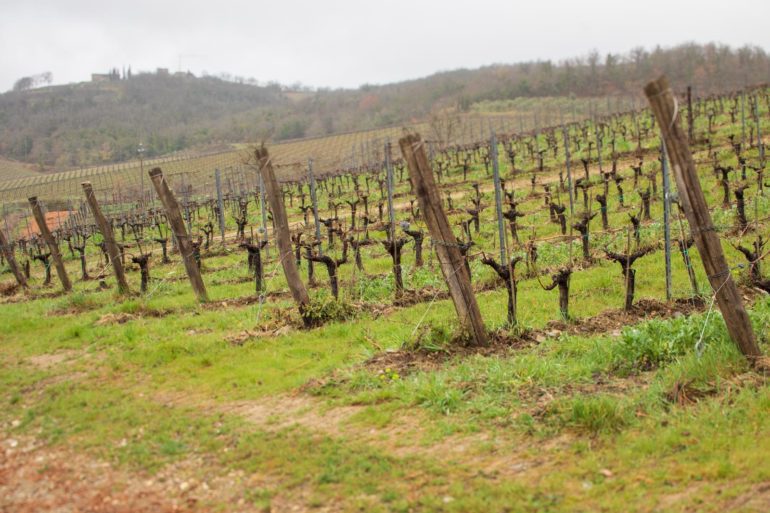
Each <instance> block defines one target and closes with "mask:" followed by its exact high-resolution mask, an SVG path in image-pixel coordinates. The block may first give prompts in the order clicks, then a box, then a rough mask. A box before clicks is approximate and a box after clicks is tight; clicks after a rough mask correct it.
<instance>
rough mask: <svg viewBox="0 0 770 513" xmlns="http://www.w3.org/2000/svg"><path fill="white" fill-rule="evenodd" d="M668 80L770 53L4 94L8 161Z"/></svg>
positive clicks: (162, 145) (195, 144) (391, 121)
mask: <svg viewBox="0 0 770 513" xmlns="http://www.w3.org/2000/svg"><path fill="white" fill-rule="evenodd" d="M658 73H666V74H667V75H668V77H669V78H670V80H671V82H672V84H676V85H681V86H683V85H685V84H690V85H692V86H693V87H694V90H695V92H696V94H698V95H707V94H711V93H717V92H724V91H728V90H735V89H739V88H740V87H742V86H744V85H747V84H757V83H764V82H768V81H770V58H769V57H768V55H767V54H766V52H765V51H764V50H763V49H760V48H756V47H744V48H740V49H732V48H730V47H727V46H721V45H714V44H708V45H697V44H685V45H680V46H677V47H674V48H669V49H662V48H657V49H655V50H652V51H647V50H644V49H636V50H633V51H631V52H629V53H628V54H624V55H619V54H608V55H600V54H598V53H595V52H594V53H592V54H589V55H587V56H584V57H580V58H575V59H569V60H567V61H563V62H560V63H558V64H557V63H554V62H552V61H537V62H527V63H519V64H512V65H492V66H485V67H482V68H479V69H474V70H468V69H460V70H454V71H446V72H440V73H436V74H434V75H431V76H429V77H425V78H421V79H417V80H410V81H405V82H399V83H394V84H388V85H381V86H375V85H364V86H361V87H360V88H358V89H355V90H349V89H339V90H330V89H318V90H316V91H310V92H307V91H305V92H292V91H288V90H287V88H285V87H282V86H280V85H277V84H276V85H271V86H255V85H248V84H242V83H234V82H231V81H225V80H222V79H219V78H213V77H202V78H196V77H192V76H189V75H181V76H177V75H165V74H150V73H144V74H135V75H133V76H132V77H131V78H130V79H128V80H112V81H106V82H89V83H80V84H70V85H64V86H54V87H45V88H40V89H32V90H27V91H21V92H8V93H5V94H2V95H0V156H2V157H5V158H7V159H13V160H16V161H20V162H27V163H34V164H37V165H38V166H39V169H40V170H63V169H66V168H70V167H77V166H85V165H97V164H104V163H108V162H117V161H123V160H129V159H132V158H136V156H137V153H136V151H137V146H138V143H139V142H140V141H142V143H143V144H144V146H145V148H146V153H145V155H146V156H147V157H152V156H157V155H162V154H167V153H171V152H175V151H180V150H186V149H204V148H211V147H215V146H221V145H222V144H228V143H233V142H243V141H254V140H258V139H266V140H274V141H276V140H285V139H292V138H300V137H306V136H315V135H325V134H330V133H335V132H341V131H357V130H363V129H370V128H378V127H383V126H390V125H397V124H400V123H405V122H408V121H414V120H416V119H419V118H424V117H426V116H428V115H429V114H430V113H431V112H436V111H438V110H442V109H457V110H459V111H466V110H470V109H472V108H474V105H478V104H479V102H485V101H497V100H510V99H515V98H521V97H546V96H548V97H554V96H555V97H590V96H607V95H610V96H612V95H617V96H630V95H633V96H637V97H639V96H640V92H641V87H642V84H643V83H644V82H645V81H647V80H649V79H650V78H652V77H654V76H656V75H657V74H658Z"/></svg>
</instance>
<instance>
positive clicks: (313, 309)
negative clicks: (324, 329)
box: [304, 293, 355, 326]
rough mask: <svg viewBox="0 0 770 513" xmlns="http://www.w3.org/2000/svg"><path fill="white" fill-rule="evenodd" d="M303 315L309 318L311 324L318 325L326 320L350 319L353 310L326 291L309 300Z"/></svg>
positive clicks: (353, 313)
mask: <svg viewBox="0 0 770 513" xmlns="http://www.w3.org/2000/svg"><path fill="white" fill-rule="evenodd" d="M304 315H305V316H306V317H308V318H310V319H311V323H312V324H313V325H315V326H320V325H321V324H325V323H327V322H334V321H346V320H348V319H351V318H352V317H353V316H354V315H355V310H354V309H353V307H352V306H351V305H350V304H349V303H346V302H345V301H342V300H336V299H334V298H333V297H332V296H331V295H330V294H328V293H320V294H318V295H317V296H315V297H314V298H312V299H311V300H310V305H309V306H308V308H307V309H306V310H305V312H304Z"/></svg>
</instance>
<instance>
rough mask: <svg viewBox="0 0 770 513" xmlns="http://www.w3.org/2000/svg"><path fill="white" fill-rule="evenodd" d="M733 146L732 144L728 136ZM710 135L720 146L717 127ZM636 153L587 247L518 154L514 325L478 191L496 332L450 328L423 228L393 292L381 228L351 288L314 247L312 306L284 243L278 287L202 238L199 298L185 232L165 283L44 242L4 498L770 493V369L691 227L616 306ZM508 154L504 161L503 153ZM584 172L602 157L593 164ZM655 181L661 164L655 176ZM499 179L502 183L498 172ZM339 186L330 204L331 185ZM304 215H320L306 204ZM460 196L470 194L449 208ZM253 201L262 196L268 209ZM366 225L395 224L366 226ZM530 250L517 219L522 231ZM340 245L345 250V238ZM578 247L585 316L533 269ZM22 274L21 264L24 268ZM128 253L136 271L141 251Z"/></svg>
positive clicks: (1, 368) (756, 499) (610, 501)
mask: <svg viewBox="0 0 770 513" xmlns="http://www.w3.org/2000/svg"><path fill="white" fill-rule="evenodd" d="M701 121H703V122H705V120H701ZM719 124H720V129H719V130H720V131H719V134H718V138H719V141H720V146H721V145H722V141H724V140H726V139H725V136H726V135H727V134H728V133H734V131H735V127H734V126H730V125H729V123H728V120H726V119H724V117H723V118H720V120H719ZM699 128H700V129H704V127H702V126H699ZM765 133H766V132H765ZM626 144H628V143H626ZM725 144H726V143H725ZM656 151H657V150H656V141H654V140H652V139H651V140H649V141H646V143H645V152H646V153H645V162H646V163H647V164H646V165H647V166H655V165H656V163H655V162H654V161H655V158H656V155H657V154H656ZM754 151H755V152H756V150H754ZM719 155H720V157H719V158H720V159H721V160H723V161H724V162H725V163H729V162H732V160H734V157H733V156H731V154H730V152H729V151H727V149H726V147H725V148H723V149H722V150H720V152H719ZM695 156H696V159H697V160H698V161H699V162H708V161H709V159H708V158H707V156H706V150H705V148H698V151H697V152H696V155H695ZM731 159H732V160H731ZM631 162H632V160H631V158H630V157H624V158H623V159H622V160H621V164H620V166H619V169H620V170H621V171H622V172H623V173H624V174H626V176H627V180H626V182H625V187H626V188H627V190H626V206H625V207H621V206H620V205H619V204H618V198H617V192H616V191H615V190H614V187H612V188H611V189H610V191H611V197H610V212H609V213H610V215H609V218H610V219H609V220H610V225H611V227H612V229H611V230H609V231H607V232H604V231H602V230H601V229H600V228H599V226H600V223H599V220H598V219H596V220H594V221H593V225H592V234H591V242H592V247H593V259H592V261H590V262H582V263H581V262H580V260H581V259H580V243H579V240H576V239H575V238H570V237H566V238H562V237H560V234H559V227H558V226H557V225H554V224H552V223H550V222H549V221H548V218H549V216H548V211H547V210H546V209H544V208H543V198H542V195H541V193H540V192H538V193H537V194H534V195H533V194H531V193H530V188H529V177H528V175H527V174H523V175H520V176H518V177H517V178H509V179H508V180H507V187H508V190H511V189H513V190H516V191H517V192H516V196H517V200H519V201H521V204H520V206H519V208H520V210H522V211H524V212H526V213H527V214H528V215H527V217H526V218H524V220H523V221H522V227H521V233H522V243H524V242H526V240H527V239H528V238H529V237H530V236H532V237H534V238H535V239H536V240H537V241H539V244H538V249H539V260H538V265H539V266H540V269H541V270H543V271H544V274H545V276H535V275H527V274H525V272H524V269H523V268H522V275H521V281H520V282H519V323H520V324H519V325H518V326H516V327H511V326H508V325H507V323H506V311H505V301H506V292H505V289H504V288H503V287H502V285H501V284H500V283H499V282H498V281H497V278H496V277H495V276H494V275H493V273H492V271H491V270H490V269H489V268H487V267H485V266H483V265H482V264H481V263H480V261H479V259H478V256H479V252H480V251H482V250H483V251H485V252H487V253H489V254H496V250H495V246H494V240H495V236H496V225H495V224H494V223H493V216H494V208H487V209H485V210H484V211H483V213H482V223H481V230H480V232H479V233H478V234H475V233H474V240H475V241H476V244H477V247H476V249H474V250H473V251H472V256H473V258H472V259H471V270H472V275H473V283H474V286H475V288H476V289H477V298H478V300H479V303H480V306H481V310H482V312H483V315H484V318H485V323H486V325H487V327H488V328H489V329H490V330H491V332H492V333H493V334H494V342H493V343H492V344H491V345H490V346H489V347H487V348H482V349H471V348H465V347H457V346H455V345H453V344H452V334H453V332H454V330H455V328H456V326H455V320H454V318H455V314H454V310H453V307H452V305H451V302H449V301H448V300H446V299H444V297H445V296H443V295H441V294H440V292H441V291H443V290H444V283H443V279H442V278H441V276H440V274H439V272H438V262H436V260H435V257H431V256H430V255H429V254H427V255H426V265H425V266H424V267H423V268H417V267H416V266H415V262H414V257H413V254H412V251H411V246H407V248H406V250H405V252H404V263H403V267H404V279H405V286H406V288H407V289H408V290H410V291H414V292H410V293H408V294H407V297H409V298H413V299H414V300H413V301H406V302H403V303H400V304H394V302H393V292H394V288H393V287H394V286H393V279H392V276H391V274H390V268H391V262H390V259H389V257H388V256H387V255H386V253H385V252H384V250H383V249H382V246H381V245H380V244H376V245H372V246H368V247H367V248H366V250H365V258H364V267H365V271H364V272H361V271H358V270H356V269H355V266H354V265H353V264H352V263H348V264H346V265H343V266H341V267H340V274H341V277H340V278H341V291H342V300H341V302H339V303H336V302H333V301H331V299H330V297H329V296H330V295H329V292H328V290H327V288H326V279H325V278H326V277H325V273H324V272H323V270H322V269H321V268H319V267H317V268H316V279H317V280H318V282H319V284H320V285H318V286H316V287H314V288H312V289H311V294H312V296H313V300H314V305H315V306H316V308H318V309H319V311H322V312H324V313H325V314H326V315H328V316H329V317H330V320H329V322H327V323H326V324H325V325H324V326H322V327H320V328H316V329H312V330H304V329H300V328H299V327H298V326H299V324H300V323H299V319H298V315H297V313H296V311H295V308H294V307H293V304H292V302H291V299H290V296H289V295H288V292H287V290H286V283H285V280H284V278H283V275H282V273H281V271H280V268H279V267H278V264H277V262H276V260H275V255H274V254H272V255H271V256H272V258H270V259H268V261H267V264H266V269H267V272H266V276H267V291H268V292H267V296H265V297H260V296H258V295H256V294H255V293H254V282H253V279H252V277H251V274H250V273H249V271H248V269H247V267H246V254H245V252H244V251H242V250H239V249H238V248H237V246H236V245H235V244H234V243H233V242H232V241H229V243H228V244H226V245H225V246H221V245H220V244H219V243H215V245H214V246H212V247H211V248H209V249H208V250H207V251H204V255H203V266H204V280H205V282H206V285H207V287H208V291H209V296H210V301H209V302H208V303H206V304H203V305H201V304H198V302H197V301H196V300H195V297H194V295H193V294H192V292H191V290H190V287H189V285H188V283H187V281H186V277H185V275H184V268H183V266H182V264H181V262H179V257H178V255H177V256H174V257H173V259H172V263H170V264H161V263H160V260H159V258H157V257H154V260H153V265H152V270H151V272H152V276H153V280H152V282H151V285H150V290H149V292H148V293H147V294H145V295H143V296H138V295H134V296H132V297H129V298H122V297H119V296H118V295H117V294H116V291H115V289H114V287H113V288H111V289H107V290H103V289H102V288H101V287H100V286H99V285H98V283H97V281H95V280H90V281H77V282H76V283H75V291H74V292H73V293H72V294H69V295H61V294H60V293H58V292H57V291H58V288H57V287H56V286H52V287H42V286H41V285H40V282H41V280H42V268H41V266H40V265H39V264H38V263H37V262H33V279H32V291H31V292H29V293H21V292H18V291H17V292H14V291H12V290H8V291H7V295H6V296H5V297H4V298H3V299H2V303H3V304H2V306H1V307H0V321H1V322H0V384H1V385H2V391H3V392H2V395H1V396H0V400H2V401H3V407H2V408H0V425H2V426H3V428H2V431H1V433H2V435H1V436H2V439H1V440H0V445H1V446H2V450H3V452H2V453H0V454H3V459H2V460H1V461H0V467H1V469H0V476H3V477H2V478H0V505H2V507H3V508H5V509H7V510H9V511H33V510H40V509H45V508H46V507H47V508H49V509H52V506H54V505H59V506H61V505H71V504H73V503H75V504H78V505H79V506H80V508H81V509H87V508H89V507H90V508H92V509H93V510H96V511H367V512H368V511H404V512H406V511H446V512H476V511H478V512H496V511H500V512H502V511H526V512H539V511H554V512H559V511H564V512H572V511H585V512H595V511H618V512H621V511H623V512H625V511H650V512H652V511H666V512H669V511H675V512H676V511H681V512H684V511H698V512H701V511H713V512H717V511H745V512H764V511H767V510H768V509H770V467H769V466H768V465H767V464H766V463H765V460H766V458H767V455H768V454H770V422H768V411H769V410H770V387H768V385H767V381H766V376H765V375H763V374H762V373H760V372H757V371H755V370H752V369H750V368H749V367H748V365H747V364H746V363H745V361H744V360H743V359H742V357H741V356H740V354H739V353H738V352H737V350H736V349H735V348H734V347H733V345H732V344H731V342H730V341H729V338H728V337H727V334H726V331H725V328H724V324H723V321H722V320H721V316H720V315H719V314H718V311H711V309H710V308H709V307H710V300H711V295H710V293H709V292H708V291H707V286H708V285H707V283H708V282H707V279H706V277H705V275H704V274H703V271H702V265H701V264H700V261H699V259H698V255H697V252H696V251H695V249H694V248H693V249H692V258H693V266H694V268H695V270H696V276H697V280H698V283H699V284H700V287H701V290H700V291H701V292H702V293H703V294H704V296H705V300H702V299H697V298H693V291H692V289H691V286H690V283H689V280H688V277H687V269H686V268H685V266H684V264H683V262H682V259H681V257H680V256H679V254H678V253H677V252H676V251H675V253H674V255H673V256H674V258H673V289H674V296H675V298H677V300H676V301H672V302H668V303H667V302H666V301H665V284H664V280H663V273H664V261H663V253H662V251H661V250H660V249H658V250H657V251H655V252H654V253H652V254H650V255H648V256H646V257H643V258H641V259H640V260H638V262H637V264H636V266H635V268H636V269H637V293H636V297H637V306H636V308H635V309H634V310H632V311H631V312H622V311H621V310H620V308H621V307H622V305H623V300H624V290H623V289H624V280H623V278H622V276H621V273H620V268H619V266H618V265H617V264H615V263H612V262H609V261H607V260H606V259H604V258H602V252H601V248H602V247H604V246H607V247H610V248H615V249H618V250H623V248H625V245H626V244H627V242H626V241H627V233H628V226H629V224H628V214H629V213H633V212H636V211H637V209H638V207H639V198H638V195H637V194H636V193H635V192H632V190H633V188H632V187H631V184H630V178H629V177H628V165H630V163H631ZM546 166H547V167H548V169H550V171H548V172H547V173H546V174H545V175H543V176H542V177H541V178H540V180H541V182H540V183H544V182H546V181H555V180H557V176H556V170H557V169H558V166H559V163H558V160H556V159H552V158H550V157H549V159H548V161H547V162H546ZM606 166H607V164H606V162H605V167H606ZM581 171H582V170H581ZM700 171H701V176H702V180H703V184H704V189H705V191H706V194H707V197H708V200H709V203H710V204H711V205H713V216H714V220H715V224H716V226H717V228H718V229H719V230H720V232H721V233H722V234H723V235H724V237H725V238H724V243H723V246H724V249H725V252H726V254H727V258H728V262H729V263H730V265H731V266H737V264H739V263H744V262H745V260H744V258H743V256H742V255H741V254H740V253H738V252H737V251H736V250H735V249H734V248H733V246H732V245H731V244H730V242H732V243H737V242H738V241H739V240H742V242H743V243H744V244H748V243H750V241H751V240H753V237H754V235H756V234H762V235H764V236H767V224H766V223H765V222H758V223H757V224H756V226H755V227H754V231H753V232H750V233H747V234H745V235H744V236H743V237H741V234H740V233H738V232H736V231H735V230H734V223H735V209H734V207H732V208H726V209H723V208H720V207H719V202H720V199H721V197H720V194H721V189H720V188H719V184H718V182H717V181H716V179H715V177H714V174H713V173H712V172H711V170H710V166H709V165H703V166H701V167H700ZM503 173H504V175H505V176H508V175H509V174H510V173H511V170H510V169H508V167H507V166H505V165H504V167H503ZM591 173H592V176H596V173H597V168H596V165H595V164H593V165H592V167H591ZM658 179H659V177H658ZM475 181H478V182H484V181H487V182H488V181H489V178H488V175H487V173H486V171H485V170H484V167H483V166H480V165H476V166H474V168H473V169H472V170H471V172H470V174H469V176H468V178H467V181H463V180H462V172H461V171H458V170H454V171H453V173H452V176H451V177H450V178H448V179H446V180H445V182H444V193H445V194H446V193H448V192H449V191H452V196H453V198H455V203H456V205H457V206H458V209H459V207H460V206H462V207H463V208H465V207H468V206H470V204H469V202H468V200H467V198H468V197H469V196H470V194H471V193H472V189H471V188H470V183H472V182H475ZM646 184H647V182H646V179H643V180H642V182H641V183H640V188H642V187H645V186H646ZM752 187H753V188H752V189H749V190H748V191H747V195H748V197H750V198H751V201H750V205H751V209H750V212H751V220H755V219H756V220H763V219H765V218H766V217H767V216H768V214H770V201H768V200H767V197H766V196H764V195H758V194H755V192H756V189H755V187H754V186H752ZM599 189H600V186H598V185H597V187H596V190H599ZM407 190H408V187H407V186H406V184H405V183H400V184H399V188H398V189H397V193H398V194H397V196H399V197H398V198H397V202H398V204H399V205H400V210H399V214H398V217H399V219H407V218H408V217H409V216H408V202H407V201H406V200H407V198H406V197H405V196H404V195H405V194H406V191H407ZM538 190H541V187H539V188H538ZM483 192H484V201H485V203H486V204H487V205H493V203H492V201H493V199H492V198H493V196H492V194H491V192H490V191H489V189H488V188H486V189H484V190H483ZM755 197H756V200H755ZM321 208H322V209H323V211H324V212H327V210H328V208H329V206H328V204H327V201H326V199H325V198H322V201H321ZM290 215H291V219H292V221H294V222H298V221H300V220H301V214H300V213H299V211H298V210H297V208H296V207H295V208H293V209H290ZM324 215H325V214H324ZM341 217H344V213H343V215H342V216H341ZM466 217H467V216H466V215H465V214H463V213H462V212H461V211H460V210H458V211H456V212H453V213H452V219H453V220H454V221H458V220H459V219H462V218H466ZM651 217H652V219H651V220H650V221H647V222H645V223H644V224H643V228H642V232H641V244H640V245H641V246H645V245H652V244H659V241H660V239H661V230H662V228H661V223H660V219H661V217H662V202H661V201H660V198H659V197H658V198H657V199H656V200H655V201H653V203H652V216H651ZM257 219H258V216H257V212H256V209H254V211H253V212H252V219H251V223H252V224H257ZM372 237H373V238H375V239H377V240H382V239H383V238H384V234H383V233H382V232H380V231H378V230H377V227H376V226H373V227H372ZM426 246H427V244H426ZM130 248H131V245H130V244H129V251H132V249H130ZM523 250H524V246H523V244H522V245H521V246H514V248H513V251H514V254H521V253H523ZM155 251H156V252H157V250H155ZM273 251H274V250H273ZM330 251H331V254H332V255H334V256H339V255H340V244H339V242H338V243H337V246H336V248H334V249H332V250H330ZM426 252H427V253H430V252H429V251H428V250H427V247H426ZM570 261H573V263H574V265H575V266H576V269H578V270H577V271H576V272H575V274H574V275H573V277H572V282H571V287H570V292H571V295H570V301H571V303H570V314H571V317H572V320H571V321H570V322H568V323H565V322H562V321H559V320H557V319H558V318H559V314H558V302H557V294H556V292H555V291H545V290H543V288H542V287H541V285H540V283H539V282H540V281H548V277H547V272H545V271H547V270H548V269H555V268H556V267H558V266H560V265H564V264H566V263H568V262H570ZM522 265H523V264H522ZM67 266H68V269H69V271H70V274H71V276H72V277H77V276H79V260H78V259H77V258H75V257H74V256H72V255H69V254H68V255H67ZM89 268H90V274H92V275H97V274H99V272H100V270H102V268H103V263H102V261H101V260H100V259H99V256H98V254H97V253H96V249H94V251H93V252H92V253H90V254H89ZM303 269H304V263H303ZM733 272H734V277H735V278H736V279H737V280H738V281H739V282H740V283H742V284H744V287H743V289H742V290H743V292H744V295H745V299H746V300H747V302H748V303H749V304H750V314H751V318H752V322H753V323H754V325H755V329H756V331H757V333H758V334H759V335H760V343H761V347H762V350H763V352H765V353H767V352H768V349H769V348H768V341H767V331H768V326H770V300H769V299H768V297H767V296H766V295H763V294H760V293H758V292H757V291H756V290H755V289H753V288H750V287H747V286H745V283H746V277H745V272H746V271H745V270H742V269H739V268H737V267H736V268H735V269H734V271H733ZM304 275H305V274H304V270H303V276H304ZM3 277H4V278H3V281H4V282H10V280H11V276H10V275H9V274H4V275H3ZM55 279H56V278H55V277H54V282H55ZM129 279H130V285H131V287H132V289H133V290H138V281H139V276H138V272H136V270H135V269H132V271H131V272H130V273H129ZM107 281H108V282H110V279H109V278H108V280H107ZM8 288H9V289H10V288H11V287H8ZM699 341H700V342H701V346H700V347H701V350H699V351H698V350H696V349H695V346H696V343H698V342H699ZM24 472H28V473H29V474H30V476H31V477H25V476H26V474H24ZM69 476H76V477H75V478H72V477H69ZM27 482H34V483H36V484H35V486H32V487H29V486H25V483H27ZM78 482H88V483H92V486H89V487H79V486H80V485H78V484H77V483H78ZM68 490H69V493H68ZM95 504H98V505H99V507H100V508H102V509H98V508H97V507H96V506H95ZM121 508H123V509H121Z"/></svg>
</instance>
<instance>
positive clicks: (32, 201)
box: [29, 196, 72, 292]
mask: <svg viewBox="0 0 770 513" xmlns="http://www.w3.org/2000/svg"><path fill="white" fill-rule="evenodd" d="M29 205H30V206H31V207H32V215H34V216H35V221H36V222H37V227H38V229H39V230H40V234H41V235H42V236H43V240H44V241H45V243H46V244H47V245H48V249H49V251H51V257H52V258H53V263H54V265H55V266H56V274H57V275H58V276H59V281H61V286H62V288H63V289H64V291H65V292H69V291H70V290H72V282H70V277H69V276H67V269H65V268H64V261H63V260H62V258H61V253H60V252H59V245H58V244H57V243H56V240H54V238H53V235H52V234H51V230H49V229H48V224H47V223H46V222H45V214H43V209H42V208H40V203H38V201H37V196H32V197H30V198H29Z"/></svg>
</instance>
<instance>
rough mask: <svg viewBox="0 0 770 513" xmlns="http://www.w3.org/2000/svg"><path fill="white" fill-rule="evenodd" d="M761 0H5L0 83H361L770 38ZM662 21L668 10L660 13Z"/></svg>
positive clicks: (768, 7)
mask: <svg viewBox="0 0 770 513" xmlns="http://www.w3.org/2000/svg"><path fill="white" fill-rule="evenodd" d="M768 15H770V2H768V1H767V0H754V1H749V0H731V1H721V0H720V1H715V0H699V1H690V0H686V1H685V0H646V1H645V2H631V1H628V0H626V1H624V0H613V1H610V0H607V1H599V0H583V1H577V0H534V1H533V0H528V1H518V0H500V1H491V0H475V1H473V2H464V3H460V2H451V1H448V0H424V1H421V0H383V1H380V2H372V1H367V0H317V1H299V0H276V1H271V2H267V1H264V0H252V1H235V0H217V1H211V0H209V1H205V2H204V1H198V0H154V1H152V0H132V1H130V2H129V1H120V2H114V1H111V0H0V91H6V90H8V89H10V88H11V87H12V85H13V83H14V81H15V80H16V79H18V78H19V77H22V76H27V75H31V74H37V73H42V72H44V71H50V72H52V73H53V78H54V82H55V83H57V84H58V83H66V82H81V81H85V80H88V79H89V78H90V74H91V73H93V72H102V73H103V72H106V71H107V70H108V69H109V68H110V67H118V68H122V67H123V66H128V65H131V67H132V69H133V70H134V71H139V70H154V69H155V68H157V67H167V68H170V69H172V70H176V69H177V68H178V67H179V63H180V57H181V67H182V69H184V70H188V69H189V70H191V71H192V72H194V73H196V74H199V73H201V72H202V71H207V72H208V73H210V74H218V73H220V72H227V73H231V74H232V75H239V76H243V77H246V78H248V77H254V78H256V79H257V80H260V81H269V80H276V81H279V82H282V83H286V84H289V83H294V82H302V83H303V84H306V85H312V86H326V87H357V86H359V85H361V84H364V83H373V84H375V83H386V82H393V81H398V80H403V79H408V78H417V77H421V76H425V75H428V74H431V73H433V72H436V71H440V70H448V69H454V68H459V67H468V68H472V67H478V66H482V65H485V64H492V63H513V62H517V61H522V60H534V59H552V60H555V61H558V60H559V59H563V58H568V57H573V56H578V55H585V54H587V53H588V52H589V51H591V50H592V49H597V50H599V51H600V52H601V53H603V54H604V53H606V52H613V53H618V52H626V51H628V50H630V49H631V48H634V47H636V46H645V47H647V48H651V47H653V46H654V45H656V44H660V45H663V46H672V45H675V44H678V43H682V42H686V41H696V42H699V43H705V42H711V41H714V42H720V43H725V44H729V45H731V46H742V45H745V44H753V45H757V46H760V47H762V48H764V49H766V50H768V49H770V29H769V28H768V21H769V20H768ZM660 20H664V21H660Z"/></svg>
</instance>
